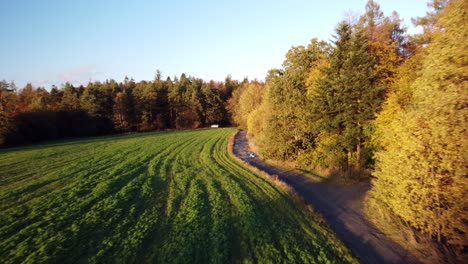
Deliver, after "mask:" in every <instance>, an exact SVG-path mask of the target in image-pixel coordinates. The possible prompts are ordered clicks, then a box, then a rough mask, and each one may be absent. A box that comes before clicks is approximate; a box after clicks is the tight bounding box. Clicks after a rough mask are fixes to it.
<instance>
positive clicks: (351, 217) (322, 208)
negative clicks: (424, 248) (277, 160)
mask: <svg viewBox="0 0 468 264" xmlns="http://www.w3.org/2000/svg"><path fill="white" fill-rule="evenodd" d="M250 153H252V152H251V150H250V148H249V145H248V141H247V137H246V131H240V132H239V133H238V134H237V135H236V137H235V142H234V154H235V155H236V156H237V157H239V158H241V159H242V160H244V161H246V162H248V163H249V164H250V165H252V166H254V167H257V168H258V169H260V170H262V171H264V172H266V173H268V174H270V175H273V174H276V175H278V178H279V179H281V180H282V181H284V182H286V183H287V184H289V185H290V186H291V187H293V188H294V189H295V191H296V192H297V193H299V194H300V195H301V196H302V197H303V198H304V200H305V201H306V202H307V203H309V204H311V205H312V206H313V207H314V208H315V209H316V210H317V211H318V212H320V213H321V214H322V215H323V216H324V218H325V219H326V221H327V222H328V224H329V225H330V226H331V227H332V228H333V229H334V230H335V232H336V233H337V234H338V236H340V238H341V239H342V240H343V241H344V242H345V243H346V244H347V245H348V246H349V247H350V248H351V249H352V251H353V252H354V254H355V255H356V256H357V257H358V258H359V259H360V260H361V262H362V263H419V262H418V261H417V259H416V258H415V257H414V256H412V255H410V253H409V252H408V251H407V250H406V249H405V248H403V247H401V246H400V245H398V244H396V243H395V242H393V241H392V240H390V239H389V238H387V237H386V236H385V235H384V234H383V233H382V232H380V231H379V229H378V228H377V227H375V226H374V225H373V224H372V223H370V222H369V221H368V220H367V218H366V217H365V215H364V212H363V200H364V197H365V194H366V192H367V191H369V189H370V183H368V182H365V183H359V184H355V185H350V186H335V185H328V184H324V183H320V182H318V181H314V180H313V179H311V178H309V177H307V176H304V175H301V174H298V173H294V172H291V171H286V170H283V169H280V168H277V167H274V166H272V165H269V164H267V163H265V162H263V161H262V160H260V159H258V158H251V157H250V155H249V154H250ZM255 157H257V155H255Z"/></svg>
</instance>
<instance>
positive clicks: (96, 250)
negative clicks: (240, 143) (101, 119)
mask: <svg viewBox="0 0 468 264" xmlns="http://www.w3.org/2000/svg"><path fill="white" fill-rule="evenodd" d="M232 133H234V130H233V129H214V130H197V131H183V132H162V133H146V134H137V135H126V136H114V137H101V138H93V139H84V140H74V141H64V142H56V143H49V144H43V145H37V146H30V147H22V148H15V149H7V150H0V212H1V215H0V262H1V263H18V262H23V261H24V262H26V263H43V262H48V263H50V262H52V263H106V262H107V263H120V262H123V263H131V262H137V263H140V262H151V263H240V262H270V263H280V262H282V263H284V262H296V263H300V262H303V263H312V262H319V263H328V262H338V263H340V262H355V261H356V260H355V259H354V258H353V257H352V256H351V254H350V251H349V250H348V249H347V248H346V247H345V246H344V245H343V243H342V242H341V241H339V240H338V239H337V238H336V236H335V235H334V233H332V232H331V231H330V230H329V228H327V227H326V226H325V225H324V224H323V223H322V222H321V221H320V220H319V219H320V218H319V217H318V216H317V215H315V214H314V213H313V212H311V211H308V210H304V208H305V207H304V206H301V205H300V204H298V203H297V202H295V200H294V198H293V197H292V196H291V195H290V194H289V192H287V191H286V190H284V189H282V188H278V187H276V186H275V185H274V184H273V183H272V182H271V181H268V180H266V179H265V178H263V177H261V176H259V175H256V174H254V173H253V172H251V171H250V170H249V169H247V168H245V167H243V165H241V164H240V163H239V162H238V161H236V160H234V159H233V158H232V157H230V156H229V154H228V151H227V142H228V138H229V137H230V135H232Z"/></svg>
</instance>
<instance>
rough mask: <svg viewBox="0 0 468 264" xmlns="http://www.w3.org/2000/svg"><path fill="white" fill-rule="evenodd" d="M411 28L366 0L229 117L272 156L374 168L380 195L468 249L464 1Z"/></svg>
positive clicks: (246, 93) (417, 224)
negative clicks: (360, 10)
mask: <svg viewBox="0 0 468 264" xmlns="http://www.w3.org/2000/svg"><path fill="white" fill-rule="evenodd" d="M429 6H430V9H431V10H430V11H429V12H428V13H427V15H426V16H425V17H421V18H417V19H415V20H414V21H413V22H414V23H415V24H416V25H419V26H421V27H422V28H423V32H422V33H421V34H417V35H413V36H409V35H408V33H407V32H406V29H405V28H404V27H403V26H402V24H401V20H400V18H399V17H398V14H397V13H393V14H392V15H391V16H385V15H384V14H383V12H382V11H381V10H380V7H379V5H378V4H377V3H376V2H374V1H372V0H370V1H368V3H367V4H366V7H365V12H364V14H363V15H361V16H360V17H359V19H358V20H356V21H354V22H352V23H351V22H348V21H342V22H340V23H339V24H338V25H337V27H336V30H335V32H334V34H333V36H334V41H333V42H332V43H329V42H325V41H322V40H318V39H312V40H311V42H310V44H309V45H308V46H306V47H305V46H297V47H292V48H291V49H290V50H289V51H288V52H287V53H286V59H285V61H284V63H283V68H281V69H272V70H270V72H269V74H268V76H267V77H266V80H265V84H263V83H251V84H249V85H246V86H244V87H242V88H240V89H237V90H235V91H234V92H233V96H232V99H231V100H230V101H229V109H231V112H232V118H233V121H234V122H235V123H236V124H237V125H239V126H240V127H242V128H245V129H247V130H248V132H249V136H250V138H251V140H253V141H254V142H255V144H256V146H257V147H258V149H259V151H260V153H261V155H262V156H263V157H264V158H267V159H274V160H280V161H285V162H289V163H296V164H299V165H301V166H303V167H304V166H305V167H311V168H313V169H315V170H317V171H319V172H321V173H324V174H337V175H340V176H341V177H343V176H344V177H349V178H354V179H359V178H365V177H368V176H370V175H372V176H373V179H374V180H373V188H372V191H371V194H372V199H373V200H374V201H376V202H377V203H378V204H381V205H383V207H382V208H385V209H390V210H391V211H392V212H393V213H394V214H395V215H397V216H399V217H400V218H401V219H403V220H404V221H405V222H406V223H408V224H409V225H410V226H412V227H414V228H417V229H419V230H421V231H422V232H424V233H427V234H429V235H431V236H432V237H434V238H436V240H438V241H439V242H444V243H446V244H449V245H456V246H457V247H458V249H461V250H463V248H464V247H465V248H466V246H468V244H467V239H466V235H467V232H468V213H467V209H466V197H468V180H467V175H468V170H467V160H468V156H467V153H468V152H467V150H468V132H467V124H468V85H467V80H468V52H467V51H468V33H467V28H468V25H467V23H468V1H466V0H452V1H448V0H444V1H441V0H433V1H432V2H431V3H430V4H429Z"/></svg>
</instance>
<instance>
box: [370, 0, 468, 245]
mask: <svg viewBox="0 0 468 264" xmlns="http://www.w3.org/2000/svg"><path fill="white" fill-rule="evenodd" d="M435 19H436V23H435V24H434V25H433V26H432V27H433V28H432V30H431V31H432V33H431V34H432V36H431V42H430V43H429V44H428V45H427V47H426V48H424V49H422V50H419V51H418V53H419V54H417V55H416V56H415V57H414V58H412V59H411V60H408V61H407V62H405V65H403V66H402V67H401V70H400V72H399V78H398V79H397V82H396V83H395V85H393V86H392V88H393V89H392V91H391V92H390V94H389V96H388V99H387V102H386V105H385V107H384V110H383V111H382V112H381V113H380V114H379V116H378V118H377V122H376V124H377V135H376V137H375V138H376V140H377V141H378V143H379V145H380V146H382V151H380V152H379V153H377V155H376V161H377V163H376V169H375V172H374V175H375V177H376V180H375V181H374V189H373V191H372V194H373V196H374V197H375V199H378V200H380V201H382V202H384V203H385V204H386V205H388V206H389V207H390V208H391V210H392V211H393V212H395V213H396V214H397V215H399V216H400V217H401V218H403V219H404V220H406V221H407V222H409V223H410V224H411V225H413V226H415V227H417V228H419V229H421V230H423V231H424V232H427V233H429V234H431V235H434V236H435V237H437V239H438V240H439V241H441V240H444V241H446V242H448V243H449V244H454V245H460V246H467V241H466V234H467V233H468V227H467V220H468V212H467V211H466V197H467V195H468V180H467V163H466V162H467V160H468V156H467V152H466V151H467V149H468V134H467V130H466V124H467V121H468V107H467V102H468V85H467V80H468V54H467V50H468V33H467V21H468V3H467V1H461V0H457V1H451V2H450V3H449V4H448V5H447V6H446V7H445V8H443V9H441V10H440V12H438V13H437V14H435Z"/></svg>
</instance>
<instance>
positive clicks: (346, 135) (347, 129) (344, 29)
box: [314, 22, 382, 168]
mask: <svg viewBox="0 0 468 264" xmlns="http://www.w3.org/2000/svg"><path fill="white" fill-rule="evenodd" d="M336 33H337V36H336V38H337V40H336V42H335V50H334V52H333V53H332V55H331V59H330V67H329V68H328V69H326V70H325V77H324V79H322V80H321V81H320V82H319V83H318V84H317V98H316V103H315V104H314V107H315V113H316V114H318V116H319V118H320V119H321V122H320V123H321V127H322V128H323V129H324V130H326V131H328V132H329V133H333V134H336V135H337V141H336V144H337V145H338V146H339V147H340V148H342V149H343V151H345V152H346V153H347V166H348V168H349V167H352V166H354V167H356V168H359V167H360V166H361V164H362V157H361V152H362V151H361V150H362V147H363V145H364V143H365V142H366V141H367V140H369V139H368V138H367V136H366V132H365V131H366V129H368V127H369V126H370V122H371V121H372V120H373V118H374V115H375V113H376V112H377V111H378V110H379V108H380V105H381V102H382V95H381V92H382V89H381V88H379V87H378V86H377V85H376V75H375V72H374V69H373V68H374V65H375V60H374V58H373V57H372V56H371V55H370V54H369V52H368V43H367V40H366V38H365V35H364V32H362V31H360V30H357V31H355V32H353V30H352V28H351V26H350V25H349V24H347V23H346V22H342V23H340V24H339V25H338V27H337V30H336Z"/></svg>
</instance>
